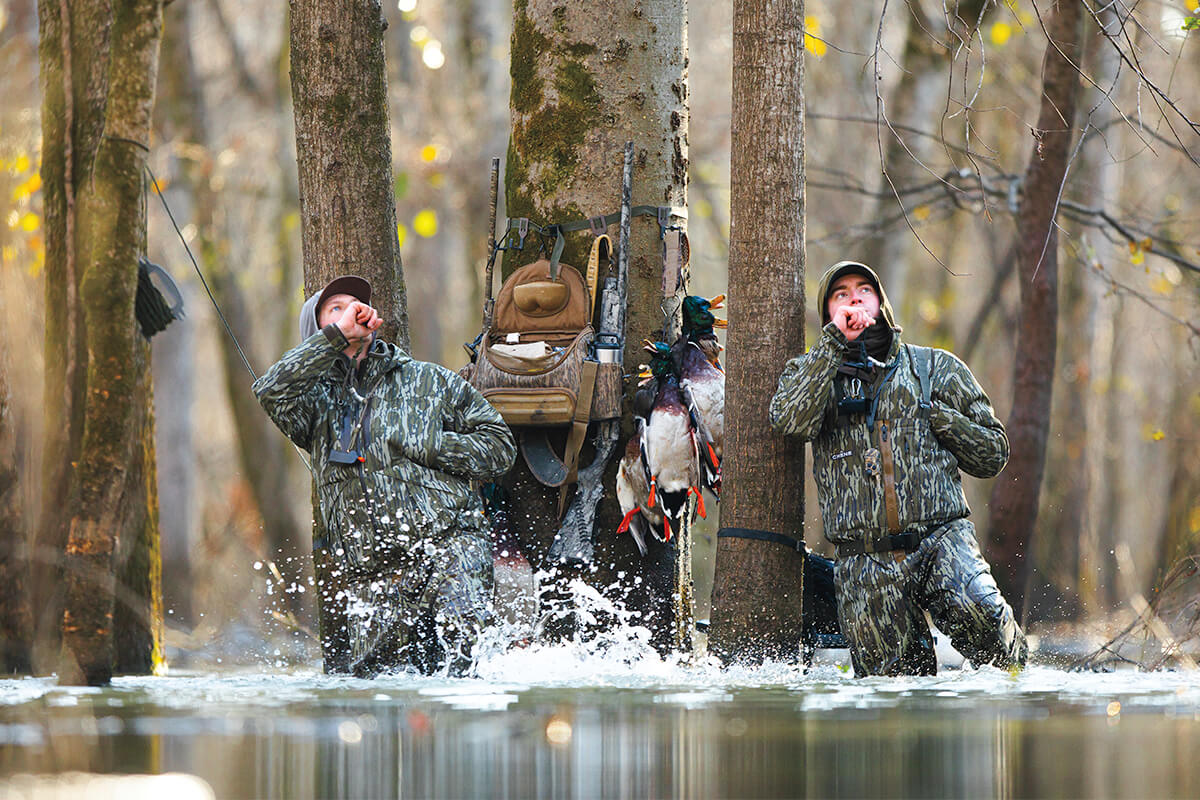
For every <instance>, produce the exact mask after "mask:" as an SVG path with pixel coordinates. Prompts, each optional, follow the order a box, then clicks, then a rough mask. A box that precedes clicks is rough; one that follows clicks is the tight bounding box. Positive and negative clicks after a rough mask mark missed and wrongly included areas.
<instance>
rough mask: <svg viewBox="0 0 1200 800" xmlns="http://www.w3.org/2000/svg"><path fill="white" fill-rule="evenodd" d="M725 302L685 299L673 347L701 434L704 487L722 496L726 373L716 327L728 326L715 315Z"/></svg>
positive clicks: (688, 399) (687, 398) (687, 397)
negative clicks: (678, 331)
mask: <svg viewBox="0 0 1200 800" xmlns="http://www.w3.org/2000/svg"><path fill="white" fill-rule="evenodd" d="M724 299H725V296H724V295H717V296H716V297H713V298H711V299H708V298H704V297H699V296H697V295H689V296H688V297H686V298H684V301H683V331H682V333H681V334H680V336H679V339H678V341H676V343H675V346H674V347H673V348H672V353H673V358H674V360H675V364H676V369H677V371H678V373H679V385H680V388H681V390H682V391H683V396H684V400H685V402H686V404H687V406H688V409H689V411H690V412H691V414H692V416H693V417H694V423H693V424H694V425H695V427H696V429H697V431H698V438H699V455H700V466H701V471H702V478H703V485H704V486H705V487H706V488H708V489H709V490H710V491H712V492H713V494H714V495H718V496H719V494H720V489H721V451H722V444H723V442H724V440H725V372H724V371H723V370H722V369H721V366H720V355H721V344H720V342H718V341H717V336H716V334H715V333H714V332H713V328H715V327H716V328H723V327H725V324H726V323H725V321H724V320H721V319H717V318H716V317H715V316H713V313H712V312H713V310H714V309H717V308H720V307H721V303H722V301H724Z"/></svg>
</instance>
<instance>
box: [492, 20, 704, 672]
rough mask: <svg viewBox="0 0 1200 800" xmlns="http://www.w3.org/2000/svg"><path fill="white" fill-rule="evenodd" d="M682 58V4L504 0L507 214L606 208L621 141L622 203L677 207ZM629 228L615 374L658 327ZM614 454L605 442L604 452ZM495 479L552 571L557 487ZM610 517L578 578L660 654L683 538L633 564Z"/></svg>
mask: <svg viewBox="0 0 1200 800" xmlns="http://www.w3.org/2000/svg"><path fill="white" fill-rule="evenodd" d="M568 9H570V10H568ZM597 43H600V44H599V45H597ZM687 57H688V56H687V16H686V5H685V3H684V2H683V0H599V1H598V2H594V3H590V4H588V5H587V7H586V13H584V12H583V11H581V10H577V9H574V8H571V7H569V6H562V5H561V4H558V3H552V2H547V0H517V2H515V3H514V6H513V34H512V53H511V58H512V61H511V72H512V95H511V103H510V105H511V114H512V134H511V138H510V141H509V150H508V163H507V167H506V170H505V198H506V204H505V205H506V209H507V215H508V217H510V218H518V217H528V218H529V219H530V220H532V221H533V222H535V223H537V224H539V225H545V224H549V223H556V222H566V221H570V220H581V219H584V218H586V217H590V216H595V215H598V214H609V213H613V212H616V211H618V210H619V209H620V204H621V173H622V165H623V160H624V157H623V152H624V145H625V142H627V141H633V143H634V152H635V156H634V173H633V203H634V204H635V205H639V204H646V205H655V206H672V207H682V206H684V205H686V202H687V167H688V160H687V127H688V106H687ZM674 223H675V224H682V223H683V220H681V219H675V220H674ZM631 230H632V234H631V240H630V242H631V245H630V254H629V256H630V258H629V292H628V317H627V324H626V337H625V369H626V372H627V373H634V374H636V371H637V364H639V363H641V362H642V361H644V360H645V353H643V352H642V350H641V345H640V342H641V340H642V339H643V338H645V337H649V338H651V339H658V338H660V337H661V333H662V329H663V321H664V317H663V311H662V310H661V307H662V303H663V297H662V257H661V244H660V242H659V238H658V226H657V225H656V223H654V222H653V221H650V220H648V219H646V218H642V217H639V218H635V219H634V220H633V222H632V226H631ZM616 233H617V231H616V229H615V227H614V228H613V229H610V230H609V234H610V235H612V236H613V237H614V241H615V234H616ZM589 247H590V237H589V236H588V235H585V234H569V235H568V236H567V239H566V249H565V250H564V251H563V255H562V260H563V262H564V263H567V264H571V265H572V266H575V267H577V268H579V269H581V270H582V269H584V268H585V267H586V265H587V253H588V248H589ZM510 255H513V256H514V257H512V258H508V259H506V261H505V264H504V274H505V275H508V274H511V272H512V270H514V269H515V268H516V267H518V266H521V265H522V264H525V263H528V262H531V261H533V260H535V259H536V258H538V253H537V244H536V241H534V242H533V244H532V246H531V245H530V243H529V242H527V243H526V248H525V251H524V252H522V253H518V254H510ZM601 277H603V276H601ZM685 279H686V275H685ZM685 285H686V284H685ZM682 291H683V289H682V287H681V289H680V292H682ZM667 308H668V310H669V309H670V308H671V306H670V305H668V306H667ZM635 384H636V380H635V379H631V380H630V381H628V382H627V385H626V387H625V389H626V398H627V403H628V402H631V400H632V395H633V390H634V389H635V388H636V385H635ZM629 407H630V406H629V405H626V406H625V408H629ZM632 433H633V420H632V417H631V416H629V415H626V416H625V417H623V419H622V435H623V437H628V436H629V435H631V434H632ZM624 440H625V439H624V438H622V440H621V444H623V443H624ZM558 447H559V448H560V449H561V447H562V441H561V440H560V441H559V442H558ZM585 450H586V448H585ZM622 451H623V447H621V446H620V445H618V448H617V452H618V453H620V452H622ZM588 457H589V456H588V453H587V452H585V453H584V454H583V456H582V457H581V461H582V462H583V463H585V464H586V459H587V458H588ZM616 468H617V459H616V458H614V459H613V460H612V462H611V463H610V464H609V465H608V467H607V468H606V470H605V472H604V476H603V481H604V486H606V487H612V486H613V485H614V484H615V480H616V477H615V476H616ZM508 483H509V485H510V489H511V492H512V498H513V501H512V502H513V504H514V510H513V518H514V519H521V520H527V522H525V523H524V524H522V525H521V526H520V530H518V531H516V533H517V538H518V541H519V543H520V545H521V547H522V549H523V550H524V551H525V553H526V555H527V556H528V557H529V559H530V561H531V562H532V564H533V566H534V568H535V569H555V568H556V567H557V565H555V564H550V563H549V562H548V560H547V551H548V549H549V546H550V543H551V541H552V540H553V538H554V534H555V532H556V531H557V530H558V525H559V518H558V512H557V503H558V490H556V489H555V490H548V489H546V488H545V487H542V486H541V485H540V484H538V483H536V481H534V479H533V478H532V476H531V475H530V474H529V471H528V468H527V467H526V466H525V464H524V460H523V459H522V458H520V457H518V459H517V466H516V467H515V468H514V470H513V472H512V473H510V475H509V478H508ZM620 520H621V512H620V507H619V505H618V503H617V499H616V493H615V492H612V491H608V492H606V493H605V496H604V497H603V498H602V499H601V500H600V502H599V504H598V508H597V511H596V518H595V524H594V530H593V536H594V539H595V544H596V551H595V565H596V567H597V569H596V570H595V571H594V572H590V573H589V574H588V575H587V576H586V579H587V580H588V581H590V582H592V583H593V584H594V585H595V586H596V587H598V588H603V589H604V590H605V591H606V592H608V594H609V595H610V596H614V599H615V598H616V596H619V599H621V600H622V601H623V602H625V603H626V604H627V607H629V608H630V609H631V610H634V611H635V612H637V613H638V614H639V615H640V617H641V621H642V622H643V623H644V624H646V625H648V626H649V627H650V628H651V631H652V633H653V640H654V643H655V645H656V646H657V647H658V648H659V649H660V650H687V649H690V646H691V629H692V594H691V593H692V584H691V564H690V555H689V554H690V547H689V545H688V534H687V532H686V531H685V532H681V533H680V535H678V536H676V537H675V538H674V539H673V540H672V542H670V543H668V544H667V545H662V544H660V543H658V542H651V543H649V544H650V546H651V551H650V554H649V555H648V556H647V557H646V559H642V558H641V557H640V556H639V555H638V551H637V547H636V545H635V544H634V543H633V539H632V537H631V536H616V535H614V532H615V531H616V529H617V526H618V525H619V523H620ZM635 578H642V580H640V581H637V580H635Z"/></svg>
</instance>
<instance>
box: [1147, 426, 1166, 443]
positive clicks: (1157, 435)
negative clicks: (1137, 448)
mask: <svg viewBox="0 0 1200 800" xmlns="http://www.w3.org/2000/svg"><path fill="white" fill-rule="evenodd" d="M1150 438H1151V439H1153V440H1154V441H1156V442H1161V441H1162V440H1163V439H1165V438H1167V435H1166V434H1165V433H1163V429H1162V428H1155V429H1154V433H1152V434H1150Z"/></svg>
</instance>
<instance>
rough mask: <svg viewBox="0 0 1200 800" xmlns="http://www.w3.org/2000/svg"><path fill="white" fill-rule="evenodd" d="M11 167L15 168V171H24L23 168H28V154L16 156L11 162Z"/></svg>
mask: <svg viewBox="0 0 1200 800" xmlns="http://www.w3.org/2000/svg"><path fill="white" fill-rule="evenodd" d="M13 167H14V168H15V169H14V171H15V172H24V171H25V170H27V169H29V156H27V155H25V154H24V153H22V154H21V155H19V156H17V160H16V161H15V162H14V163H13Z"/></svg>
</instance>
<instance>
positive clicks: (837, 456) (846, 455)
mask: <svg viewBox="0 0 1200 800" xmlns="http://www.w3.org/2000/svg"><path fill="white" fill-rule="evenodd" d="M851 455H853V453H852V452H851V451H850V450H843V451H842V452H840V453H834V454H833V458H832V460H833V461H841V460H842V459H843V458H849V457H850V456H851Z"/></svg>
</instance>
